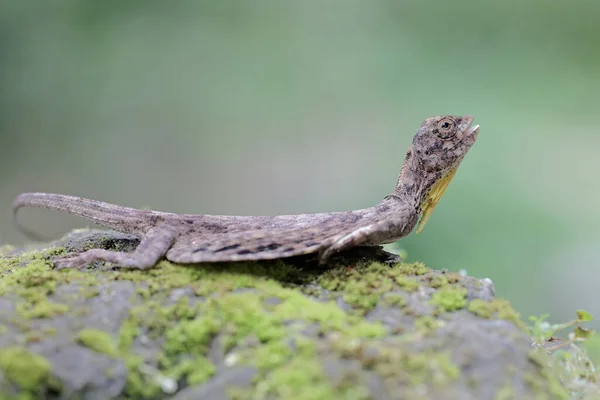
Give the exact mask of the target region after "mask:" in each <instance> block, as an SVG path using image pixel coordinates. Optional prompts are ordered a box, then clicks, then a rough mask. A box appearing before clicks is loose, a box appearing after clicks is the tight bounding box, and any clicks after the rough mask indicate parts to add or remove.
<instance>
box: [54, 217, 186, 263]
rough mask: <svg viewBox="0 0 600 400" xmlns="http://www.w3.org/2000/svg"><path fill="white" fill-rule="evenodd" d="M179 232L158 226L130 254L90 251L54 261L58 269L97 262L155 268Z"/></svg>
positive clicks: (100, 250) (98, 250)
mask: <svg viewBox="0 0 600 400" xmlns="http://www.w3.org/2000/svg"><path fill="white" fill-rule="evenodd" d="M176 238H177V231H176V230H175V229H173V228H171V227H169V226H168V225H159V226H156V227H154V228H152V229H150V231H148V233H147V234H146V236H144V237H143V238H142V240H141V241H140V244H139V245H138V246H137V247H136V249H135V250H134V251H132V252H130V253H127V252H123V251H109V250H105V249H90V250H87V251H84V252H83V253H76V254H71V255H67V256H64V257H58V258H55V259H54V260H53V262H54V264H55V265H56V268H57V269H63V268H82V267H84V266H86V265H88V264H90V263H92V262H95V261H105V262H109V263H111V264H115V266H118V267H123V268H133V269H147V268H151V267H153V266H154V265H155V264H156V263H157V262H158V261H159V260H160V259H161V258H162V257H164V255H165V254H166V253H167V251H168V250H169V248H171V246H172V245H173V243H174V242H175V239H176Z"/></svg>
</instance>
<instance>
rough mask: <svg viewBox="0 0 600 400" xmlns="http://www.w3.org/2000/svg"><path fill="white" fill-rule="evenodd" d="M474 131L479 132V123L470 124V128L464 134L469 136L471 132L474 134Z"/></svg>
mask: <svg viewBox="0 0 600 400" xmlns="http://www.w3.org/2000/svg"><path fill="white" fill-rule="evenodd" d="M475 133H479V125H475V126H472V127H471V128H469V130H468V131H467V135H466V136H471V135H472V134H475Z"/></svg>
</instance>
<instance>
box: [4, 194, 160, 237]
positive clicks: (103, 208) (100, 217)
mask: <svg viewBox="0 0 600 400" xmlns="http://www.w3.org/2000/svg"><path fill="white" fill-rule="evenodd" d="M12 207H13V220H14V223H15V226H16V227H17V228H18V229H19V230H20V231H21V232H23V233H24V234H25V235H26V236H28V237H30V238H35V239H37V240H41V239H45V238H43V237H42V236H41V235H39V234H37V233H35V232H33V231H31V230H29V229H27V228H25V227H23V226H22V225H21V224H20V223H19V222H18V220H17V212H18V211H19V209H21V208H23V207H38V208H45V209H49V210H54V211H59V212H65V213H67V214H71V215H76V216H79V217H83V218H86V219H88V220H90V221H92V222H94V223H96V224H98V225H100V226H103V227H105V228H109V229H115V230H118V231H120V232H125V233H132V234H139V233H143V231H144V227H143V226H141V225H145V224H140V222H142V221H141V220H142V218H141V217H142V214H146V213H149V214H159V213H157V212H152V211H145V210H137V209H135V208H129V207H122V206H118V205H115V204H110V203H105V202H102V201H97V200H91V199H86V198H83V197H76V196H69V195H64V194H55V193H22V194H20V195H18V196H17V197H16V198H15V200H14V201H13V204H12Z"/></svg>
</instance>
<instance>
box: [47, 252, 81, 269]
mask: <svg viewBox="0 0 600 400" xmlns="http://www.w3.org/2000/svg"><path fill="white" fill-rule="evenodd" d="M52 262H53V263H54V266H55V268H56V269H67V268H77V269H81V268H83V267H85V266H86V265H87V264H88V262H87V260H85V259H84V258H83V257H81V254H71V255H67V256H63V257H56V258H54V259H53V260H52Z"/></svg>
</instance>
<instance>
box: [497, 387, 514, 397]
mask: <svg viewBox="0 0 600 400" xmlns="http://www.w3.org/2000/svg"><path fill="white" fill-rule="evenodd" d="M514 398H515V393H514V391H513V388H512V386H511V385H510V384H508V385H505V386H503V387H502V388H500V390H498V391H497V392H496V395H495V396H494V400H511V399H514Z"/></svg>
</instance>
